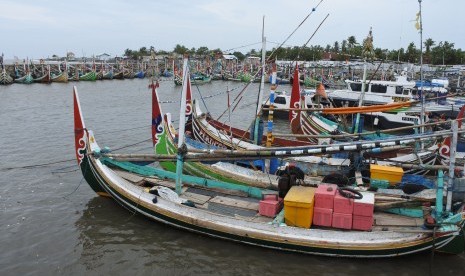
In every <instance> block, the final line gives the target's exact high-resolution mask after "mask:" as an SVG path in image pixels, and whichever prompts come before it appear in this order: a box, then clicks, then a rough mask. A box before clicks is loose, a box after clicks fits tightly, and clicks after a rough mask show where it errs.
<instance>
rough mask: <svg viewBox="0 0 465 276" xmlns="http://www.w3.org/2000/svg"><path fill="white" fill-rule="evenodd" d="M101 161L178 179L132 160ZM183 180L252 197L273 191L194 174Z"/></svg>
mask: <svg viewBox="0 0 465 276" xmlns="http://www.w3.org/2000/svg"><path fill="white" fill-rule="evenodd" d="M100 161H101V162H102V163H103V164H105V165H109V166H115V167H119V168H121V169H124V170H127V171H130V172H133V173H137V174H140V175H146V176H157V177H159V178H162V179H163V178H164V179H172V180H174V179H176V173H173V172H169V171H165V170H161V169H157V168H153V167H147V166H138V165H135V164H133V163H130V162H118V161H115V160H112V159H109V158H105V157H104V158H101V159H100ZM182 182H184V183H189V184H194V185H199V186H203V187H211V188H221V189H227V190H234V191H240V192H245V193H247V195H249V196H250V197H254V198H259V199H261V198H262V192H271V191H268V190H264V189H260V188H256V187H250V186H245V185H238V184H234V183H228V182H222V181H216V180H213V179H207V178H201V177H197V176H192V175H182Z"/></svg>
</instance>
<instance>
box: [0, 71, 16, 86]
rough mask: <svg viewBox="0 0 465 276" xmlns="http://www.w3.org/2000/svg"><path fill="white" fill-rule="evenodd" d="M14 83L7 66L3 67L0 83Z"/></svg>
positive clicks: (0, 73)
mask: <svg viewBox="0 0 465 276" xmlns="http://www.w3.org/2000/svg"><path fill="white" fill-rule="evenodd" d="M12 83H13V78H12V77H11V76H10V75H9V74H8V73H7V72H6V70H5V68H4V67H2V71H1V72H0V84H3V85H7V84H12Z"/></svg>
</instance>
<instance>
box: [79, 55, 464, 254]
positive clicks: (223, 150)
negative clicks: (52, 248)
mask: <svg viewBox="0 0 465 276" xmlns="http://www.w3.org/2000/svg"><path fill="white" fill-rule="evenodd" d="M274 68H276V67H274ZM189 72H190V69H189V65H188V60H187V58H186V59H185V60H184V63H183V67H182V73H180V74H179V77H180V81H181V84H182V97H181V100H180V104H181V107H180V114H179V126H178V130H176V128H175V126H173V124H172V122H171V121H172V116H173V115H171V114H169V113H164V112H163V111H162V106H161V105H160V104H159V102H160V99H159V98H158V92H157V91H158V89H160V88H159V86H158V83H156V82H154V81H152V82H151V84H150V90H151V92H152V93H151V94H152V114H151V115H149V114H148V115H147V119H146V120H151V122H152V141H153V153H147V154H122V153H120V154H118V153H113V152H111V150H109V149H108V148H107V147H101V146H99V145H98V143H97V141H96V136H98V134H96V135H94V133H93V131H91V130H90V129H89V128H87V127H86V125H85V123H84V116H83V114H85V113H83V112H82V111H83V110H82V109H81V106H80V103H79V97H78V92H77V88H76V87H75V88H74V92H73V95H74V96H73V97H74V122H75V126H74V133H75V151H76V158H77V161H78V164H79V166H80V168H81V171H82V173H83V175H84V178H85V179H86V181H87V183H88V184H89V185H90V186H91V188H92V189H93V190H94V191H95V192H96V193H97V194H99V195H101V196H108V197H111V198H112V199H114V200H115V201H116V202H118V203H119V204H120V205H122V206H123V207H125V208H127V209H129V210H131V211H134V212H137V213H139V214H141V215H144V216H146V217H148V218H150V219H153V220H155V221H159V222H162V223H166V224H168V225H170V226H174V227H178V228H181V229H185V230H189V231H192V232H196V233H202V234H205V235H208V236H211V237H217V238H222V239H227V240H232V241H237V242H241V243H245V244H249V245H257V246H262V247H267V248H273V249H278V250H285V251H293V252H301V253H309V254H317V255H324V256H344V257H360V258H372V257H373V258H374V257H393V256H400V255H407V254H414V253H419V252H425V251H437V252H446V253H451V254H459V253H461V252H463V251H464V247H465V239H464V232H463V227H464V224H465V211H464V200H465V178H463V170H462V168H463V160H462V159H461V158H460V156H461V154H460V153H459V152H457V149H460V143H461V141H460V140H461V138H460V137H461V136H462V132H463V129H462V127H461V120H462V118H463V113H464V112H465V111H464V108H463V105H460V104H459V103H458V102H448V105H449V104H450V105H452V106H453V110H451V113H450V114H448V115H447V116H448V117H449V118H452V119H449V120H445V119H444V120H442V119H443V118H441V120H438V121H434V120H430V121H428V120H425V117H423V118H422V119H421V120H420V119H419V117H416V119H417V120H418V121H415V122H414V123H413V124H412V123H405V124H400V125H399V126H402V127H401V128H398V129H394V130H386V131H385V130H380V128H378V127H377V128H375V130H374V131H367V130H365V129H364V125H365V126H366V125H367V124H363V122H360V116H361V117H362V118H367V117H369V116H366V115H371V116H373V118H374V119H373V120H375V119H378V120H379V122H378V123H377V124H376V125H378V124H380V122H381V119H380V118H381V116H382V113H384V112H387V113H389V114H391V113H395V112H397V113H400V114H402V115H401V116H407V115H406V114H407V113H409V112H411V113H415V116H418V115H417V114H416V113H420V111H421V110H415V111H408V109H409V108H414V107H415V106H416V105H417V104H418V103H419V102H421V101H419V100H418V98H415V95H418V92H415V84H414V83H413V85H412V82H409V81H408V80H407V79H406V78H402V76H399V77H398V78H397V79H396V80H395V81H389V82H388V81H371V82H370V83H368V85H367V83H364V82H353V81H348V82H347V89H346V90H333V91H329V92H326V91H325V89H324V87H322V86H317V87H316V89H315V90H314V91H308V90H306V89H301V87H300V82H299V81H293V83H292V93H291V95H289V96H288V95H286V94H284V93H281V94H279V93H277V92H278V91H277V86H276V79H277V74H276V70H275V69H274V70H272V73H271V80H270V81H271V88H270V97H269V100H268V102H267V100H265V101H263V103H264V104H263V110H262V109H261V107H262V100H258V101H257V113H256V114H257V116H256V118H252V119H251V120H252V121H254V123H253V124H252V127H251V128H250V129H247V130H242V129H239V128H236V127H234V126H231V125H229V124H228V123H226V122H225V121H224V120H221V119H220V118H213V116H212V115H211V114H208V113H204V112H203V111H202V110H201V109H200V106H199V105H198V103H197V102H196V101H195V99H193V98H192V87H191V85H193V83H194V82H195V81H196V80H195V78H192V77H191V74H190V73H189ZM293 78H294V79H300V76H299V68H298V66H295V70H294V74H293ZM262 79H264V78H263V77H262ZM358 86H360V87H361V88H360V89H358ZM365 87H366V88H365ZM365 89H366V90H365ZM362 91H364V92H362ZM420 91H422V90H420ZM365 92H366V94H364V93H365ZM439 93H442V92H439ZM361 94H364V96H363V97H365V98H364V100H365V102H366V103H368V105H357V104H352V102H359V101H360V95H361ZM372 94H373V95H372ZM379 94H381V95H382V97H380V96H379ZM431 95H432V94H430V96H429V98H430V99H431V100H432V101H431V103H428V107H427V109H428V111H429V112H431V113H430V114H433V112H436V111H437V112H438V114H442V113H445V112H447V111H449V109H446V108H442V109H441V105H440V103H438V102H439V100H440V101H444V100H446V101H447V99H448V98H447V97H446V96H447V93H446V94H435V95H434V96H431ZM279 97H283V100H284V102H281V104H283V106H279V101H276V100H277V99H278V98H279ZM357 97H358V98H357ZM433 104H436V105H437V106H436V105H435V106H433ZM83 109H84V110H85V107H84V108H83ZM228 109H231V105H229V103H228ZM265 109H266V111H267V116H268V117H267V121H268V123H267V124H266V131H265V130H264V127H263V122H262V121H261V118H262V115H263V114H262V113H263V111H265ZM276 110H278V111H280V112H282V113H283V114H285V115H286V117H287V120H288V123H289V129H290V130H291V133H279V130H277V129H275V126H274V125H273V120H275V119H276V118H275V117H274V115H275V112H276ZM357 114H359V115H357ZM360 114H362V115H360ZM364 115H365V116H364ZM431 116H432V115H431ZM348 118H350V119H351V120H350V122H349V124H348V125H346V126H344V121H345V120H348ZM352 118H354V119H353V120H352ZM362 121H363V120H362ZM382 123H384V122H382ZM388 126H389V125H388ZM391 128H392V127H391ZM407 129H408V130H409V131H407V132H402V133H401V130H407ZM416 129H420V130H416ZM433 130H434V131H433ZM399 133H400V134H399ZM457 145H459V147H458V146H457ZM141 164H144V165H141Z"/></svg>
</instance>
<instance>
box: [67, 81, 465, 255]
mask: <svg viewBox="0 0 465 276" xmlns="http://www.w3.org/2000/svg"><path fill="white" fill-rule="evenodd" d="M74 110H75V111H74V125H75V126H74V133H75V153H76V159H77V161H78V164H79V166H80V169H81V172H82V174H83V176H84V178H85V180H86V181H87V183H88V184H89V185H90V187H91V188H92V189H93V190H94V191H95V192H96V193H97V194H99V195H101V196H107V197H110V198H112V199H114V200H115V201H116V202H117V203H118V204H120V205H121V206H123V207H124V208H126V209H128V210H129V211H131V212H135V213H138V214H141V215H144V216H146V217H147V218H149V219H152V220H155V221H158V222H162V223H165V224H168V225H170V226H174V227H178V228H180V229H184V230H189V231H192V232H195V233H199V234H205V235H208V236H211V237H216V238H222V239H226V240H230V241H236V242H241V243H245V244H249V245H256V246H262V247H266V248H271V249H277V250H286V251H292V252H301V253H308V254H316V255H323V256H339V257H358V258H376V257H394V256H401V255H408V254H414V253H419V252H425V251H431V250H434V251H439V252H447V253H453V254H460V253H461V252H463V251H464V245H465V241H464V233H463V230H462V227H463V226H464V220H465V213H464V211H463V206H462V207H461V208H459V209H458V211H457V212H456V213H454V214H453V215H450V216H448V217H447V219H445V220H442V221H441V222H440V223H439V222H438V223H437V224H436V225H435V226H434V229H425V228H424V227H423V219H422V218H421V219H420V220H418V219H412V218H406V217H404V216H400V215H392V214H389V215H386V214H384V213H375V218H376V219H375V225H374V227H373V228H372V231H369V232H367V231H357V230H340V229H335V228H322V227H315V226H312V227H311V228H301V227H294V226H288V225H287V224H285V223H283V219H282V216H286V210H288V209H286V208H287V206H286V207H285V210H284V212H283V213H279V214H278V215H277V216H276V217H265V216H261V215H258V214H257V209H258V206H259V204H260V203H259V201H260V200H261V197H262V196H263V195H264V194H266V193H269V191H267V190H262V189H257V188H252V187H248V189H247V190H240V188H237V186H234V185H232V184H227V183H220V182H212V181H210V180H208V179H199V178H195V177H189V176H184V175H179V174H178V175H173V174H169V173H167V172H166V171H163V170H158V169H155V168H154V167H150V166H138V165H134V164H132V163H129V162H119V161H116V160H113V159H112V158H109V157H105V156H104V152H103V151H102V149H101V148H100V147H99V145H98V144H97V142H96V139H95V137H94V134H93V132H92V131H90V130H88V129H87V128H86V126H85V124H84V121H83V116H82V113H81V108H80V104H79V100H78V95H77V91H76V88H74ZM174 178H178V179H179V178H181V179H182V181H183V183H185V184H184V185H183V186H182V187H179V188H180V189H179V194H177V193H175V192H173V191H172V190H171V189H170V188H169V187H171V188H172V187H175V186H176V185H178V186H179V185H181V183H180V182H178V184H176V185H175V184H173V182H172V181H170V180H169V179H174ZM209 181H210V182H209ZM210 185H211V186H210ZM223 185H224V186H223ZM212 187H215V188H216V189H214V188H212ZM218 187H221V188H222V189H217V188H218ZM225 187H228V188H225ZM200 188H202V189H200ZM154 193H155V194H154ZM238 193H241V195H242V197H238V196H237V195H238ZM232 194H234V195H232ZM193 202H194V203H193ZM285 204H286V203H285ZM285 222H286V221H285ZM287 223H288V224H289V223H291V222H290V221H287Z"/></svg>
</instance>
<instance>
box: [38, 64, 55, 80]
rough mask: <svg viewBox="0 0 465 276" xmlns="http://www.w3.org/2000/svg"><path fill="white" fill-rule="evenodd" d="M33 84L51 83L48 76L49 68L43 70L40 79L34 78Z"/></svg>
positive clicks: (49, 75)
mask: <svg viewBox="0 0 465 276" xmlns="http://www.w3.org/2000/svg"><path fill="white" fill-rule="evenodd" d="M42 69H43V68H42ZM42 71H43V70H42ZM34 82H37V83H51V82H52V76H51V74H50V66H48V67H47V69H46V70H45V72H44V73H43V74H42V76H41V77H38V78H35V79H34Z"/></svg>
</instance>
